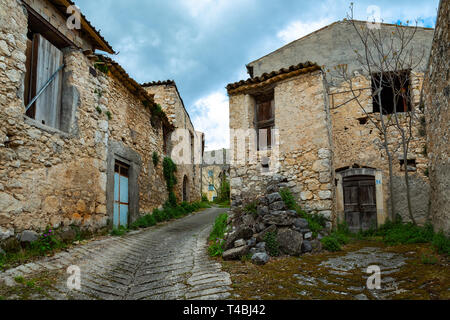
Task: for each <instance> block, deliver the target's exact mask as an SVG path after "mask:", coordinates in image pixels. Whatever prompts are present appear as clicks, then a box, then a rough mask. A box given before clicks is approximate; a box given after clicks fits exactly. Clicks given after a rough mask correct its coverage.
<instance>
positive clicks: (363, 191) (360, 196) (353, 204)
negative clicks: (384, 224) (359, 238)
mask: <svg viewBox="0 0 450 320" xmlns="http://www.w3.org/2000/svg"><path fill="white" fill-rule="evenodd" d="M344 208H345V220H346V222H347V224H348V226H349V228H350V231H351V232H359V231H360V230H363V231H365V230H369V229H371V228H376V227H377V202H376V191H375V178H374V177H371V176H354V177H348V178H345V179H344Z"/></svg>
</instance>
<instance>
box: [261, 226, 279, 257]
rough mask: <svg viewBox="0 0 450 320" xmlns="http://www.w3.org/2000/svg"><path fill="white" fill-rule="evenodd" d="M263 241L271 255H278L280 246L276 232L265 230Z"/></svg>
mask: <svg viewBox="0 0 450 320" xmlns="http://www.w3.org/2000/svg"><path fill="white" fill-rule="evenodd" d="M264 242H265V243H266V248H267V252H268V253H269V255H270V256H271V257H278V256H279V255H280V246H279V244H278V241H277V233H276V232H267V234H266V235H265V236H264Z"/></svg>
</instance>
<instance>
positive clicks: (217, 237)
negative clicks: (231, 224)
mask: <svg viewBox="0 0 450 320" xmlns="http://www.w3.org/2000/svg"><path fill="white" fill-rule="evenodd" d="M227 221H228V214H226V213H223V214H221V215H220V216H218V217H217V218H216V221H215V223H214V226H213V229H212V231H211V233H210V235H209V241H210V246H209V248H208V253H209V255H210V256H211V257H220V256H222V254H223V252H224V248H223V247H224V244H225V240H224V238H225V233H226V231H227Z"/></svg>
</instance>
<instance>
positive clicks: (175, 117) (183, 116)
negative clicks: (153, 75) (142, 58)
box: [144, 81, 204, 202]
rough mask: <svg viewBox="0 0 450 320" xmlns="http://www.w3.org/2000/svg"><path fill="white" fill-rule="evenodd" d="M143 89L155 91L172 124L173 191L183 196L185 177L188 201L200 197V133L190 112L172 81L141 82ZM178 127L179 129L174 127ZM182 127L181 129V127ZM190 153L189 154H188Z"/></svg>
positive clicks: (157, 101)
mask: <svg viewBox="0 0 450 320" xmlns="http://www.w3.org/2000/svg"><path fill="white" fill-rule="evenodd" d="M144 87H145V89H146V91H147V92H148V93H149V94H152V95H154V100H155V102H156V103H158V104H159V105H160V106H161V107H162V109H163V110H164V112H165V113H166V114H167V117H168V118H169V121H170V122H171V124H172V125H173V126H174V127H175V132H174V133H173V134H172V135H171V138H170V141H169V147H168V154H169V155H170V156H171V158H172V159H173V160H174V162H175V163H176V164H177V173H176V176H177V180H178V183H177V185H176V186H175V194H176V196H177V198H178V199H179V200H180V201H181V200H182V199H183V196H182V195H183V179H184V178H185V177H187V181H188V190H189V192H188V199H185V200H187V201H189V202H194V201H198V200H200V199H201V164H202V161H203V160H202V148H203V145H202V144H203V137H204V136H203V134H202V133H200V132H196V131H195V128H194V126H193V124H192V121H191V119H190V116H189V114H188V112H187V111H186V108H185V106H184V103H183V100H182V99H181V97H180V94H179V92H178V89H177V87H176V84H175V82H173V81H167V82H164V83H162V84H156V83H152V84H144ZM177 129H179V130H177ZM180 129H181V130H180ZM191 138H193V139H194V150H193V151H194V153H196V156H194V155H191V154H190V153H191V143H192V141H191ZM188 154H189V155H188Z"/></svg>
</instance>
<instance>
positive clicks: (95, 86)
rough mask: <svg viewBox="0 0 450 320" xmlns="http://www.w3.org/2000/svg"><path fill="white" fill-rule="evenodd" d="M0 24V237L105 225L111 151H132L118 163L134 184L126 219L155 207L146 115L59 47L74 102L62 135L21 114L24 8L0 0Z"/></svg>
mask: <svg viewBox="0 0 450 320" xmlns="http://www.w3.org/2000/svg"><path fill="white" fill-rule="evenodd" d="M0 22H1V23H0V24H1V26H2V30H1V32H0V51H1V56H0V82H1V86H0V123H1V124H2V125H1V127H0V239H1V240H3V239H6V238H8V237H10V236H13V235H14V234H16V233H19V232H22V231H23V230H34V231H41V230H43V229H44V228H46V227H47V226H51V227H53V228H57V227H62V226H69V225H72V224H74V225H78V226H81V227H83V228H87V229H91V230H96V229H100V228H104V227H108V226H111V223H112V210H111V205H110V203H111V201H112V200H111V199H112V194H111V192H110V191H109V193H108V190H110V187H111V181H110V180H109V179H108V176H111V170H114V166H112V168H111V165H110V162H111V159H112V160H114V157H115V153H114V150H117V146H119V148H118V149H123V150H125V151H126V152H125V153H124V154H125V156H126V155H127V154H132V156H131V157H130V159H123V160H124V161H127V160H130V162H132V165H133V166H136V170H135V172H136V173H137V176H136V180H137V181H138V183H137V184H136V185H135V186H130V187H131V188H133V190H132V191H131V192H134V193H137V194H138V197H137V199H138V200H137V202H138V203H134V204H133V206H134V207H133V208H132V209H133V210H134V211H132V212H130V215H131V221H130V222H132V221H133V220H134V219H136V218H137V216H138V215H139V213H141V212H150V211H151V210H152V209H153V208H157V207H159V206H161V205H162V204H163V203H164V202H165V200H166V198H167V192H166V190H165V182H164V180H163V178H162V168H161V166H159V167H158V168H154V167H153V164H152V159H151V156H152V153H153V151H156V152H158V153H160V154H161V153H162V129H158V128H153V127H152V126H151V125H150V111H149V110H148V109H145V108H144V107H143V104H142V102H141V101H140V100H139V98H137V97H136V96H135V95H133V94H132V93H130V91H129V90H128V89H127V88H126V87H125V85H124V84H122V82H121V81H119V80H118V79H117V78H116V77H115V76H114V75H113V74H111V73H109V74H108V75H106V74H103V73H102V72H99V71H97V76H94V75H92V73H91V72H90V68H92V69H91V70H94V65H93V63H92V62H91V61H90V60H89V59H88V58H87V57H86V56H85V55H84V54H83V53H82V52H81V51H79V50H75V49H66V50H64V62H65V65H66V67H65V69H64V90H65V91H66V93H67V92H70V93H71V94H67V95H65V98H66V99H68V97H71V99H72V105H73V110H71V112H73V115H71V116H70V118H71V121H72V122H71V124H70V125H69V127H68V128H67V131H65V132H63V131H59V130H57V129H54V128H50V127H47V126H44V125H42V124H39V123H37V122H36V121H35V120H33V119H30V118H28V117H26V116H25V115H24V114H25V107H24V102H23V85H24V84H23V82H24V74H25V54H24V52H25V48H26V44H25V41H26V33H27V16H26V11H24V10H23V8H22V7H21V5H20V3H19V2H18V1H3V0H2V1H1V2H0ZM99 111H101V113H100V112H99ZM108 112H110V117H109V116H108V115H107V114H108ZM112 145H114V146H115V149H114V150H113V149H112V148H111V146H112ZM122 156H123V154H122Z"/></svg>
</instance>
